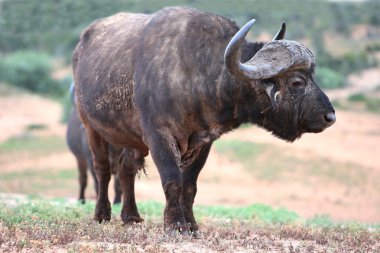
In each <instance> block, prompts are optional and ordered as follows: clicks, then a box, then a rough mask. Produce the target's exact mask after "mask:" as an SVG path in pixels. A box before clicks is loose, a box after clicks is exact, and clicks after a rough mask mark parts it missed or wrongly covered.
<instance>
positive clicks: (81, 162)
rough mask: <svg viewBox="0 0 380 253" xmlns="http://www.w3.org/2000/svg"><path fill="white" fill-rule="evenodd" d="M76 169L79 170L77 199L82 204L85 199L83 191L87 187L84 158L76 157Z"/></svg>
mask: <svg viewBox="0 0 380 253" xmlns="http://www.w3.org/2000/svg"><path fill="white" fill-rule="evenodd" d="M77 164H78V170H79V201H80V202H81V203H82V204H84V203H85V202H86V199H85V197H84V192H85V190H86V187H87V164H86V161H85V160H79V159H77Z"/></svg>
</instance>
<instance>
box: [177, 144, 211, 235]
mask: <svg viewBox="0 0 380 253" xmlns="http://www.w3.org/2000/svg"><path fill="white" fill-rule="evenodd" d="M210 148H211V144H208V145H206V146H204V147H202V150H201V151H200V153H199V155H198V157H197V159H196V160H195V162H194V163H193V164H191V166H190V167H189V168H188V169H186V170H185V171H184V172H183V173H182V182H183V185H182V188H183V189H182V195H181V205H182V208H183V212H184V215H185V219H186V222H187V223H189V224H190V231H191V233H192V234H193V235H194V236H195V237H198V236H200V233H199V227H198V224H197V223H196V221H195V218H194V213H193V204H194V199H195V195H196V194H197V179H198V175H199V173H200V172H201V170H202V168H203V166H204V165H205V163H206V160H207V157H208V155H209V152H210Z"/></svg>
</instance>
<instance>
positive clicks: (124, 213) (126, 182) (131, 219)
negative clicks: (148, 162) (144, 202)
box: [119, 149, 144, 224]
mask: <svg viewBox="0 0 380 253" xmlns="http://www.w3.org/2000/svg"><path fill="white" fill-rule="evenodd" d="M143 166H144V158H143V157H140V156H138V152H134V151H133V150H129V149H124V150H123V151H122V153H121V155H120V171H119V180H120V186H121V189H122V192H123V194H122V197H123V207H122V209H121V219H122V220H123V222H124V224H134V223H139V222H142V221H144V219H143V218H141V217H140V214H139V211H138V209H137V205H136V199H135V178H136V173H137V172H138V170H140V169H142V168H143Z"/></svg>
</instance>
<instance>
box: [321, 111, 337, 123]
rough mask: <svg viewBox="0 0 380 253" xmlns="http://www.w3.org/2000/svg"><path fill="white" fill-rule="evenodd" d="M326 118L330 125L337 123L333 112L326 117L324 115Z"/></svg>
mask: <svg viewBox="0 0 380 253" xmlns="http://www.w3.org/2000/svg"><path fill="white" fill-rule="evenodd" d="M324 118H325V120H326V122H328V123H334V122H335V121H336V116H335V113H333V112H329V113H327V114H326V115H324Z"/></svg>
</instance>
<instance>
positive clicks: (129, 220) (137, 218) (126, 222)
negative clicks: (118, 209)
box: [121, 216, 144, 225]
mask: <svg viewBox="0 0 380 253" xmlns="http://www.w3.org/2000/svg"><path fill="white" fill-rule="evenodd" d="M121 219H122V221H123V222H124V225H134V224H136V223H141V222H143V221H144V219H143V218H141V217H140V216H129V217H123V216H122V217H121Z"/></svg>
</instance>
